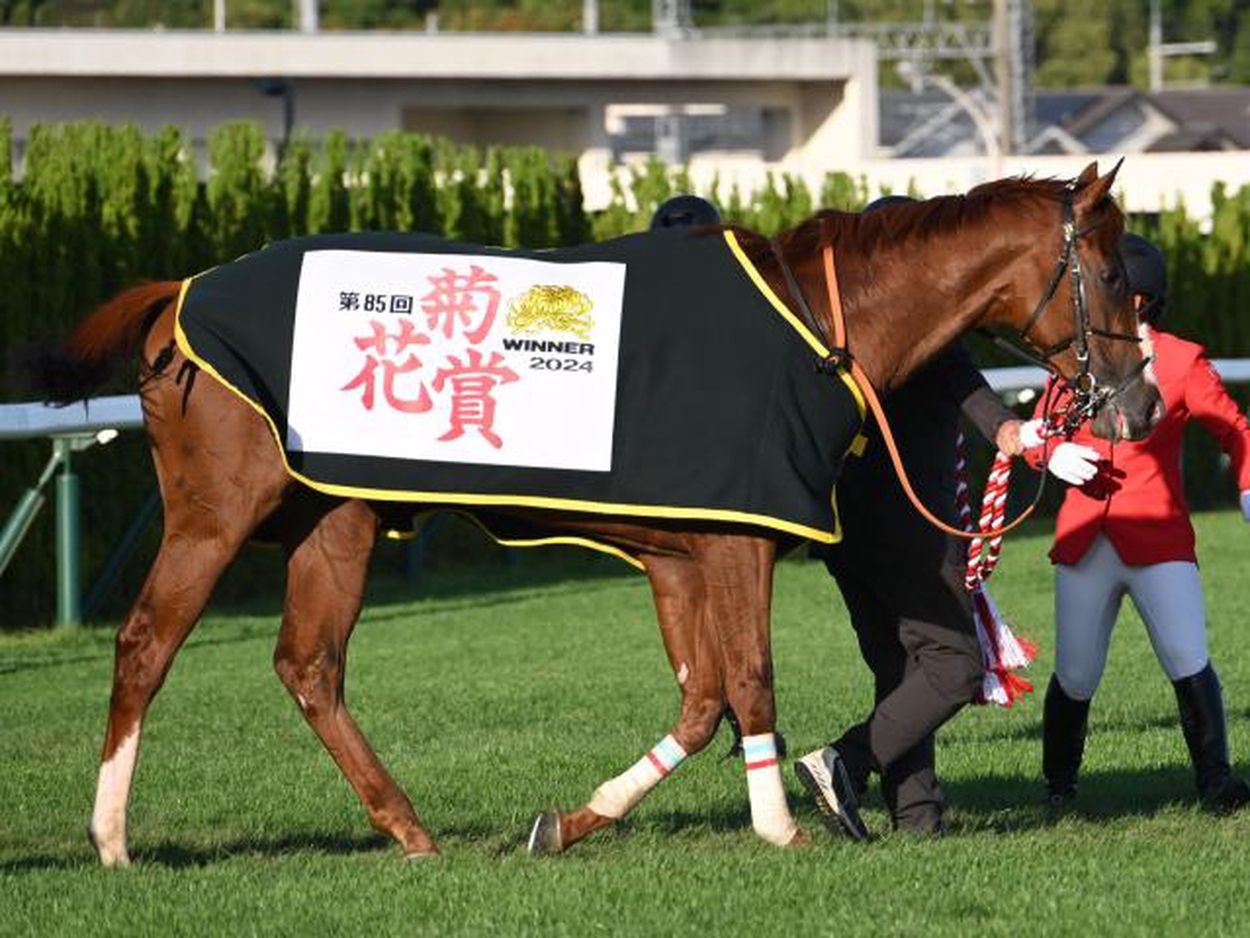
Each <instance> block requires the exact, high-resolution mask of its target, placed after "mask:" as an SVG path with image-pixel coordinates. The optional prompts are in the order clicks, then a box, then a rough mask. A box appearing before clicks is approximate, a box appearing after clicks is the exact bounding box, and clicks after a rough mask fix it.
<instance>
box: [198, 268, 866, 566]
mask: <svg viewBox="0 0 1250 938" xmlns="http://www.w3.org/2000/svg"><path fill="white" fill-rule="evenodd" d="M196 276H199V274H197V275H196ZM194 279H195V277H188V278H187V279H186V280H184V281H183V283H182V290H181V292H180V293H179V294H178V306H177V308H176V309H175V311H174V340H175V341H176V342H177V343H178V349H179V350H180V351H181V352H182V354H183V355H185V356H186V357H187V358H189V359H190V360H191V361H193V362H195V364H196V365H198V366H199V367H200V368H201V369H203V370H204V371H205V372H207V373H208V374H209V375H210V376H211V377H212V378H214V379H215V380H216V381H217V382H218V383H220V384H221V386H222V387H224V388H226V389H227V390H228V391H230V392H231V393H233V394H234V395H235V396H236V397H238V398H239V399H240V400H241V401H243V403H245V404H247V406H249V407H250V408H252V410H254V411H256V413H258V414H260V416H261V418H262V419H263V420H264V421H265V423H266V424H267V425H268V426H269V432H270V433H272V434H273V438H274V441H275V442H276V443H277V445H278V456H279V458H280V459H281V460H282V465H283V466H284V467H285V469H286V471H287V474H288V475H290V476H291V477H292V478H293V479H298V480H299V481H300V482H302V483H304V485H307V486H308V487H309V488H311V489H315V490H316V491H318V492H325V493H326V494H327V495H338V496H341V497H343V498H363V499H366V500H369V501H387V502H411V501H424V502H429V503H431V504H435V505H480V506H496V507H511V508H543V509H561V510H567V511H581V512H585V513H587V514H597V515H617V516H625V517H635V518H676V519H685V520H691V521H725V522H730V523H733V524H752V525H755V526H757V527H763V528H770V529H772V530H774V531H782V532H784V533H786V534H794V535H797V536H799V537H805V538H807V539H808V540H812V541H816V542H817V543H820V544H836V543H837V542H838V541H839V540H841V537H840V532H839V531H838V530H837V528H836V519H835V530H834V532H833V533H830V532H828V531H822V530H820V529H819V528H811V527H808V526H807V525H805V524H798V523H796V522H793V521H786V520H785V519H784V518H773V517H770V516H768V515H758V514H755V513H753V512H749V511H734V510H731V509H725V508H688V507H682V506H668V505H630V504H620V503H616V502H591V501H583V500H581V499H576V498H552V497H548V496H540V495H475V494H471V493H466V492H417V491H410V490H404V491H396V490H391V489H372V488H364V487H357V486H350V485H336V484H334V483H332V482H318V481H316V480H315V479H310V478H308V477H307V476H305V475H303V474H301V473H299V472H296V471H295V470H294V469H293V468H291V464H290V463H289V462H287V458H286V450H285V449H284V448H283V446H282V436H281V435H280V434H279V433H278V427H277V425H276V424H275V423H274V422H273V420H272V418H271V417H270V416H269V414H268V413H266V412H265V409H264V408H263V407H261V406H260V405H259V404H257V403H256V402H255V401H253V400H252V399H251V398H250V397H248V396H247V395H246V394H244V393H243V392H242V391H240V390H239V389H238V388H236V387H235V386H234V385H233V384H231V383H230V382H229V381H227V380H226V379H225V378H224V377H223V376H222V375H221V374H220V373H218V371H217V369H215V368H214V367H213V366H212V365H211V364H209V362H208V361H206V360H205V359H203V358H201V357H200V356H199V355H197V354H196V352H195V350H194V349H193V348H192V347H191V342H190V340H189V339H188V338H187V334H186V333H185V332H184V331H183V329H182V304H183V300H184V299H185V298H186V295H187V289H188V287H189V286H190V284H191V281H192V280H194ZM548 542H549V541H547V540H546V539H543V540H542V541H541V542H535V543H548ZM501 543H504V542H501ZM586 546H589V545H586ZM598 549H603V548H602V547H600V548H598ZM612 550H613V549H611V548H608V552H609V553H611V552H612Z"/></svg>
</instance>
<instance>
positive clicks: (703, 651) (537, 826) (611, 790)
mask: <svg viewBox="0 0 1250 938" xmlns="http://www.w3.org/2000/svg"><path fill="white" fill-rule="evenodd" d="M643 562H644V564H645V566H646V570H647V576H648V577H649V578H650V580H651V587H652V592H653V594H654V597H655V607H656V613H657V616H658V618H659V622H660V631H661V634H662V635H663V638H664V647H665V651H666V652H667V654H668V659H669V663H670V665H671V666H672V668H673V673H674V674H675V675H676V677H677V683H678V685H679V687H680V688H681V713H680V715H679V717H678V720H677V724H676V725H675V726H674V727H673V730H672V732H671V733H670V734H669V735H668V736H666V737H664V739H662V740H661V741H660V742H659V743H658V744H657V745H656V746H655V747H654V748H652V749H651V750H650V751H649V752H647V753H646V755H644V756H643V757H642V758H641V759H639V760H638V761H637V762H636V763H634V765H632V766H630V768H629V769H627V770H626V771H625V772H623V773H621V774H620V775H618V776H616V777H615V778H612V779H609V780H608V781H606V782H604V783H603V784H602V785H600V786H599V788H597V789H596V790H595V793H594V796H593V797H592V798H591V800H590V801H589V802H588V803H587V804H585V805H583V806H582V807H581V808H578V809H576V810H574V811H569V812H561V811H546V812H543V813H542V814H540V815H539V816H538V818H537V820H535V822H534V827H533V829H532V830H531V832H530V838H529V852H530V854H531V855H541V854H551V853H560V852H562V851H564V850H567V849H568V848H569V847H571V846H572V845H573V844H575V843H577V842H578V841H580V840H583V839H584V838H586V837H588V836H589V835H590V834H593V833H594V832H595V831H597V830H601V829H603V828H605V827H608V826H610V825H611V824H613V823H615V822H616V821H619V820H620V819H621V818H623V817H624V816H625V815H626V814H628V813H629V811H630V810H632V809H633V808H634V806H635V805H637V804H638V802H640V801H641V800H642V799H643V798H644V797H645V796H646V795H647V793H648V792H650V791H651V789H653V788H654V787H655V786H656V785H658V784H659V783H660V782H661V781H663V780H664V778H665V777H667V776H668V774H669V773H670V772H672V771H673V769H675V768H676V767H677V766H678V765H679V764H680V763H681V762H682V761H683V760H684V759H686V758H687V757H689V756H692V755H694V754H695V753H697V752H699V751H700V750H702V749H703V748H704V747H705V746H707V744H708V743H709V742H711V740H712V737H713V736H714V735H715V734H716V728H717V726H718V725H719V723H720V716H721V712H722V710H723V708H724V695H723V690H722V683H721V662H720V656H719V650H718V648H717V646H716V643H715V641H714V639H713V637H712V635H711V633H710V631H709V630H708V629H706V628H703V627H702V618H703V605H704V584H703V579H702V576H701V573H700V571H699V569H698V567H697V566H696V565H695V564H694V563H693V562H692V561H691V560H689V559H688V558H685V557H673V556H646V557H643Z"/></svg>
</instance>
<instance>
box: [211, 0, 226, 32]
mask: <svg viewBox="0 0 1250 938" xmlns="http://www.w3.org/2000/svg"><path fill="white" fill-rule="evenodd" d="M225 31H226V0H213V32H215V33H224V32H225Z"/></svg>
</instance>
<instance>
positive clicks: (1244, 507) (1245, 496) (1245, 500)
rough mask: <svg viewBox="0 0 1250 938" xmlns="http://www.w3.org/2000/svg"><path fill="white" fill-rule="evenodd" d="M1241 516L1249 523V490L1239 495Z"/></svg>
mask: <svg viewBox="0 0 1250 938" xmlns="http://www.w3.org/2000/svg"><path fill="white" fill-rule="evenodd" d="M1241 516H1242V517H1243V518H1245V519H1246V520H1247V521H1250V489H1246V490H1245V491H1244V492H1242V493H1241Z"/></svg>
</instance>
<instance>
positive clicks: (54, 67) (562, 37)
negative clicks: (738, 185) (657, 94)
mask: <svg viewBox="0 0 1250 938" xmlns="http://www.w3.org/2000/svg"><path fill="white" fill-rule="evenodd" d="M875 61H876V51H875V47H874V46H873V44H872V43H871V42H870V41H868V40H863V39H836V38H810V39H782V38H778V39H687V38H681V37H676V38H674V37H665V36H656V35H652V34H639V33H620V34H598V35H585V34H579V33H425V32H378V31H370V32H322V33H293V32H278V31H269V32H225V33H211V32H189V31H188V32H182V31H136V30H81V29H66V30H59V29H58V30H51V29H21V30H0V76H26V77H30V76H40V77H46V76H85V77H93V78H94V77H133V76H143V77H152V76H156V77H168V78H205V77H212V78H221V77H252V78H256V77H263V76H272V75H281V76H283V77H287V78H302V77H318V78H366V77H368V78H451V79H456V78H463V79H511V80H534V79H557V80H561V79H562V80H595V79H599V80H603V79H609V80H610V79H633V80H644V81H645V80H672V79H686V80H699V79H707V80H722V81H724V80H744V81H827V80H830V79H847V78H851V77H854V76H857V75H859V74H861V72H862V69H863V68H864V67H865V66H867V67H868V68H872V67H874V65H875Z"/></svg>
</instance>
